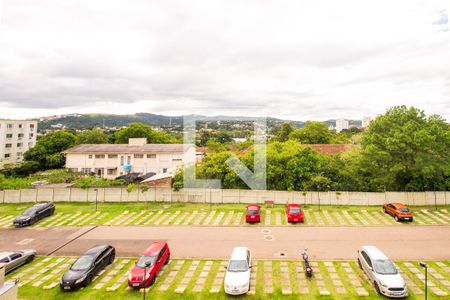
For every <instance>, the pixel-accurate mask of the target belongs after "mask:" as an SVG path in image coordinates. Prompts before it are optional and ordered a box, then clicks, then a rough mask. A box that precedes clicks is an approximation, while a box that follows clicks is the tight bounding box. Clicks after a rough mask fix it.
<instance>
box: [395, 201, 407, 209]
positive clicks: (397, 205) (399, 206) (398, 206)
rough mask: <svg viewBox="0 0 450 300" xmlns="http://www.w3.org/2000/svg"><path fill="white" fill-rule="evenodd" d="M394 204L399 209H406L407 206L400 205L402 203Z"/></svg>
mask: <svg viewBox="0 0 450 300" xmlns="http://www.w3.org/2000/svg"><path fill="white" fill-rule="evenodd" d="M392 204H394V205H395V207H397V208H404V207H406V205H405V204H403V203H400V202H394V203H392Z"/></svg>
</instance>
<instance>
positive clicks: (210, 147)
mask: <svg viewBox="0 0 450 300" xmlns="http://www.w3.org/2000/svg"><path fill="white" fill-rule="evenodd" d="M206 147H207V152H208V153H212V152H223V151H227V147H226V146H225V145H223V144H221V143H219V142H215V141H208V142H207V143H206Z"/></svg>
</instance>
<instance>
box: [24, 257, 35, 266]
mask: <svg viewBox="0 0 450 300" xmlns="http://www.w3.org/2000/svg"><path fill="white" fill-rule="evenodd" d="M33 260H34V255H30V256H28V258H27V260H26V261H25V263H26V264H29V263H30V262H32V261H33Z"/></svg>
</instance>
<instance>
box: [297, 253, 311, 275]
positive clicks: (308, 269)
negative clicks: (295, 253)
mask: <svg viewBox="0 0 450 300" xmlns="http://www.w3.org/2000/svg"><path fill="white" fill-rule="evenodd" d="M307 251H308V248H305V250H304V251H303V252H302V253H300V255H301V256H302V258H303V263H304V266H305V274H306V277H309V278H310V277H312V275H313V269H312V268H311V264H310V263H309V257H308V253H307Z"/></svg>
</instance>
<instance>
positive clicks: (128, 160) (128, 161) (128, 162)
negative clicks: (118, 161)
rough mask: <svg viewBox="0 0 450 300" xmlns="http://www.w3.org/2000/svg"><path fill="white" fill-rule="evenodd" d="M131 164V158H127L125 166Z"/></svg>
mask: <svg viewBox="0 0 450 300" xmlns="http://www.w3.org/2000/svg"><path fill="white" fill-rule="evenodd" d="M129 164H131V156H127V165H129Z"/></svg>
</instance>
